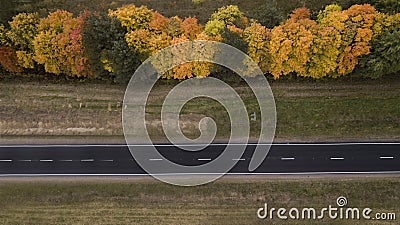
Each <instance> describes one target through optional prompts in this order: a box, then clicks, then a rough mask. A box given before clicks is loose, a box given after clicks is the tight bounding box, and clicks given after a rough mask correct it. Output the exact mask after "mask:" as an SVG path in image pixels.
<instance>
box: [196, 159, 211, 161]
mask: <svg viewBox="0 0 400 225" xmlns="http://www.w3.org/2000/svg"><path fill="white" fill-rule="evenodd" d="M197 160H198V161H211V159H197Z"/></svg>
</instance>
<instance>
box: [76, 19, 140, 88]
mask: <svg viewBox="0 0 400 225" xmlns="http://www.w3.org/2000/svg"><path fill="white" fill-rule="evenodd" d="M125 33H126V29H124V28H123V27H122V26H121V23H120V21H119V20H118V19H117V18H116V17H114V16H112V17H109V16H108V15H107V14H105V13H92V14H90V15H89V16H88V17H87V18H86V22H85V24H84V26H83V33H82V39H83V44H84V46H85V56H86V57H87V58H88V59H89V62H90V65H91V70H92V71H93V75H94V77H96V78H101V79H111V80H113V81H114V82H117V83H126V82H127V81H129V79H130V77H131V76H132V74H133V73H134V72H135V70H136V68H137V67H138V66H139V65H140V60H139V57H138V56H137V55H135V54H134V52H133V51H131V50H130V48H129V47H128V44H127V43H126V41H125Z"/></svg>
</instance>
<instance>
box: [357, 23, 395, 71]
mask: <svg viewBox="0 0 400 225" xmlns="http://www.w3.org/2000/svg"><path fill="white" fill-rule="evenodd" d="M372 45H373V48H372V50H371V53H370V54H369V55H366V56H365V57H363V58H361V59H360V62H359V65H358V66H357V70H356V71H355V74H356V75H359V76H362V77H368V78H373V79H376V78H380V77H382V76H383V75H385V74H391V73H398V72H400V63H399V62H400V30H396V31H392V32H387V33H384V34H382V35H381V36H380V37H379V38H377V39H376V40H374V41H373V44H372Z"/></svg>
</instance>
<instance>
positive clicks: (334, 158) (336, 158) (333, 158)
mask: <svg viewBox="0 0 400 225" xmlns="http://www.w3.org/2000/svg"><path fill="white" fill-rule="evenodd" d="M331 160H344V158H341V157H332V158H331Z"/></svg>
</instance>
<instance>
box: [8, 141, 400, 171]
mask: <svg viewBox="0 0 400 225" xmlns="http://www.w3.org/2000/svg"><path fill="white" fill-rule="evenodd" d="M134 147H135V148H136V149H138V150H143V151H146V148H148V146H140V145H138V146H134ZM156 147H157V149H158V151H159V152H160V153H161V154H162V155H163V156H164V157H166V158H167V159H170V160H172V161H174V162H175V163H179V164H182V165H200V164H205V163H208V162H210V161H212V160H214V159H215V158H217V157H218V156H219V155H220V153H221V152H222V151H223V150H224V149H225V147H226V146H225V145H224V144H213V145H211V146H209V147H207V148H206V149H204V150H203V151H199V152H186V151H183V150H180V149H178V148H176V147H174V146H170V145H157V146H156ZM254 148H255V145H248V146H247V147H246V151H245V153H244V154H243V156H242V157H240V158H237V159H232V160H234V161H237V164H236V166H235V167H234V168H233V169H232V170H231V171H230V172H229V173H231V174H254V175H256V174H326V173H328V174H347V173H349V174H357V173H400V143H329V144H273V145H272V147H271V149H270V152H269V154H268V157H267V158H266V159H265V160H264V162H263V163H262V164H261V166H260V167H259V168H257V169H256V170H255V171H253V172H250V171H248V165H249V162H250V159H251V157H252V155H253V152H254ZM148 160H149V161H150V162H151V163H154V164H157V163H160V162H161V161H162V160H165V159H162V158H149V159H148ZM32 175H33V176H36V175H48V176H50V175H146V172H145V171H144V170H143V169H142V168H141V167H140V166H139V165H138V164H137V163H136V161H135V160H134V159H133V157H132V155H131V154H130V152H129V149H128V147H127V146H125V145H9V146H0V176H32Z"/></svg>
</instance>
